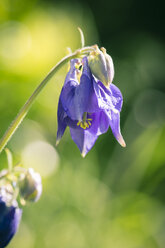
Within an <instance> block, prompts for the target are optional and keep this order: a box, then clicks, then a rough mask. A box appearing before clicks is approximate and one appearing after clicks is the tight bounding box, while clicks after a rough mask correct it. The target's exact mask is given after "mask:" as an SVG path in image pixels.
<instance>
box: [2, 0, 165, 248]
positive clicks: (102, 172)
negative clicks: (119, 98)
mask: <svg viewBox="0 0 165 248" xmlns="http://www.w3.org/2000/svg"><path fill="white" fill-rule="evenodd" d="M78 26H80V27H81V28H82V30H83V31H84V34H85V39H86V45H93V44H98V45H99V46H100V47H101V46H104V47H105V48H106V49H107V52H108V53H109V54H110V55H111V56H112V58H113V60H114V65H115V78H114V83H115V84H116V85H117V87H119V88H120V90H121V92H122V94H123V98H124V104H123V109H122V112H121V130H122V134H123V137H124V139H125V141H126V144H127V147H126V148H122V147H120V145H119V144H118V143H117V142H116V140H115V138H114V137H113V135H112V133H111V130H110V129H109V131H108V132H107V133H106V134H104V135H102V136H100V137H99V138H98V140H97V142H96V144H95V146H94V147H93V148H92V150H91V151H90V152H89V153H88V154H87V156H86V157H85V158H84V159H83V158H82V157H81V155H80V152H79V150H78V148H77V146H76V145H75V144H74V142H73V141H72V140H71V138H70V133H69V130H67V132H66V133H65V135H64V137H63V139H62V140H61V142H60V144H59V146H58V147H57V148H56V147H55V139H56V131H57V117H56V116H57V114H56V112H57V104H58V97H59V94H60V90H61V88H62V85H63V82H64V78H65V75H66V72H67V66H65V67H64V68H63V69H61V70H60V71H59V72H58V74H57V75H56V76H55V77H54V78H53V79H52V80H51V81H50V83H49V84H48V85H47V87H46V88H45V89H44V91H43V92H42V94H41V95H40V96H39V97H38V98H37V101H36V102H35V104H34V105H33V106H32V108H31V110H30V112H29V114H28V116H27V118H26V120H25V121H24V122H23V123H22V124H21V127H20V128H19V129H18V130H17V132H16V133H15V135H14V136H13V138H12V140H11V141H10V142H9V144H8V147H9V148H10V150H11V151H12V152H13V156H14V161H15V163H17V162H18V161H22V163H23V164H24V166H25V167H34V168H35V169H36V170H37V171H39V172H40V173H41V175H42V178H43V194H42V197H41V199H40V201H39V202H37V203H36V204H34V205H33V204H27V205H26V206H25V207H24V211H23V218H22V221H21V225H20V228H19V231H18V233H17V234H16V236H15V237H14V239H13V240H12V241H11V243H10V245H9V247H10V248H22V247H24V248H41V247H42V248H164V244H165V235H164V233H165V191H164V188H165V86H164V85H165V84H164V81H165V69H164V61H165V46H164V38H165V37H164V32H165V30H164V22H163V6H161V2H160V1H156V2H155V1H148V0H146V1H141V0H140V1H137V0H123V1H122V0H117V1H115V0H111V1H108V0H107V1H106V0H103V1H98V2H97V1H92V0H90V1H89V0H88V1H87V0H86V1H81V2H80V1H79V2H78V1H63V0H62V1H41V0H28V1H22V0H13V1H12V0H11V1H10V0H0V136H2V135H3V133H4V132H5V130H6V129H7V127H8V126H9V125H10V123H11V121H12V120H13V118H14V117H15V116H16V114H17V113H18V111H19V109H20V108H21V106H22V105H23V104H24V103H25V101H26V100H27V98H28V97H29V96H30V94H31V93H32V92H33V90H34V89H35V87H36V86H37V85H38V84H39V83H40V81H41V80H42V79H43V78H44V77H45V75H46V74H47V73H48V72H49V70H50V69H51V68H52V67H53V66H54V65H55V64H56V63H57V62H58V61H59V60H60V59H61V58H62V57H63V56H65V55H66V53H67V50H66V47H70V48H71V49H72V50H73V51H74V50H75V49H77V48H78V47H79V46H80V38H79V33H78V31H77V27H78ZM0 166H1V168H5V167H6V166H7V162H6V157H5V153H4V152H2V154H1V156H0Z"/></svg>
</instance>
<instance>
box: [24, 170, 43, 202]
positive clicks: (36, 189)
mask: <svg viewBox="0 0 165 248" xmlns="http://www.w3.org/2000/svg"><path fill="white" fill-rule="evenodd" d="M19 187H20V196H21V198H22V202H23V201H25V202H26V201H32V202H36V201H38V200H39V198H40V196H41V193H42V183H41V176H40V174H39V173H36V172H35V171H34V170H33V169H32V168H29V169H28V170H27V173H26V174H25V176H24V178H23V180H21V182H20V185H19Z"/></svg>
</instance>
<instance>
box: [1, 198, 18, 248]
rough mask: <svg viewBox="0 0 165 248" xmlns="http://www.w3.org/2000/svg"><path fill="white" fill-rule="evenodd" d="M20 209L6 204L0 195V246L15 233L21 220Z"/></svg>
mask: <svg viewBox="0 0 165 248" xmlns="http://www.w3.org/2000/svg"><path fill="white" fill-rule="evenodd" d="M21 216H22V210H21V209H20V208H18V207H16V206H15V205H14V204H13V205H12V206H7V205H6V202H5V201H4V199H3V198H2V197H1V196H0V248H3V247H5V246H7V244H8V243H9V242H10V240H11V239H12V237H13V236H14V234H15V233H16V231H17V229H18V226H19V222H20V220H21Z"/></svg>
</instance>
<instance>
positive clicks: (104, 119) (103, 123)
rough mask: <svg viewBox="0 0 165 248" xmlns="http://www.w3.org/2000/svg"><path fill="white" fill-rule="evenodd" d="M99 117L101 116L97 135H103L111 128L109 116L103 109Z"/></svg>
mask: <svg viewBox="0 0 165 248" xmlns="http://www.w3.org/2000/svg"><path fill="white" fill-rule="evenodd" d="M98 117H99V120H98V122H99V127H98V130H97V135H101V134H103V133H106V132H107V130H108V128H109V118H108V116H107V115H106V114H105V113H104V112H103V111H101V112H100V113H99V116H98Z"/></svg>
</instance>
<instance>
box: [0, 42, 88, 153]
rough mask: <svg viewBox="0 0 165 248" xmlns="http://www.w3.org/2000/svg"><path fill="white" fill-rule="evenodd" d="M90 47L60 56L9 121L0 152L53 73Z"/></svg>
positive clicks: (0, 142) (86, 51) (1, 141)
mask: <svg viewBox="0 0 165 248" xmlns="http://www.w3.org/2000/svg"><path fill="white" fill-rule="evenodd" d="M90 50H91V48H90V47H84V48H82V49H79V50H77V51H75V52H74V53H72V54H69V55H68V56H65V57H64V58H62V59H61V60H60V61H59V62H58V63H57V64H56V65H55V66H54V67H53V68H52V69H51V71H50V72H49V73H48V75H47V76H46V77H45V78H44V80H43V81H42V82H41V83H40V84H39V86H38V87H37V88H36V89H35V91H34V92H33V94H32V95H31V96H30V98H29V99H28V100H27V102H26V103H25V105H24V106H23V107H22V108H21V109H20V111H19V113H18V115H17V116H16V118H15V119H14V121H13V122H12V123H11V125H10V126H9V128H8V129H7V131H6V132H5V134H4V135H3V137H2V138H1V140H0V152H2V150H3V149H4V147H5V146H6V144H7V143H8V141H9V140H10V139H11V137H12V135H13V134H14V133H15V131H16V129H17V128H18V127H19V125H20V124H21V122H22V121H23V119H24V118H25V116H26V115H27V113H28V111H29V109H30V107H31V106H32V104H33V103H34V101H35V100H36V98H37V96H38V95H39V94H40V92H41V91H42V89H43V88H44V87H45V86H46V85H47V83H48V82H49V80H50V79H51V78H52V77H53V76H54V74H55V73H56V72H57V71H58V70H59V69H60V68H61V67H62V66H63V65H64V64H66V63H67V62H68V61H69V60H71V59H73V58H80V57H81V56H82V55H85V54H88V53H89V52H90Z"/></svg>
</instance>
